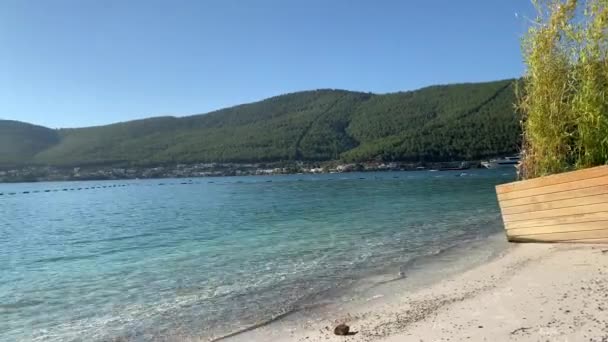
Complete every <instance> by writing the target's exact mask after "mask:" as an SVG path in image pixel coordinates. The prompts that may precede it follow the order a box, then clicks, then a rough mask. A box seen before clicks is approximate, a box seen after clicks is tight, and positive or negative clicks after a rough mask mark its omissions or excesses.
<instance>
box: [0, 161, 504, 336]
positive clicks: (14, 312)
mask: <svg viewBox="0 0 608 342" xmlns="http://www.w3.org/2000/svg"><path fill="white" fill-rule="evenodd" d="M513 178H514V175H513V173H511V172H509V171H504V170H498V171H490V170H472V171H468V172H467V173H466V174H463V175H462V176H461V175H460V172H426V171H420V172H385V173H351V174H326V175H314V176H312V175H291V176H274V177H226V178H200V179H193V180H138V181H107V182H78V183H76V182H70V183H37V184H0V193H2V195H0V317H1V319H0V341H2V342H4V341H7V342H8V341H102V340H107V339H110V338H113V337H117V336H123V337H127V338H129V339H130V340H136V341H148V340H162V339H163V337H166V336H174V335H177V334H179V335H180V336H202V337H208V336H219V335H223V334H226V333H229V332H232V331H236V330H239V329H243V328H245V327H248V326H251V325H252V324H256V323H259V322H263V321H266V320H269V319H272V318H273V317H275V316H277V315H280V314H282V313H285V312H290V311H293V310H298V308H300V307H302V306H304V305H310V304H314V302H315V301H319V300H321V299H322V298H323V294H324V293H327V292H328V291H331V290H335V289H336V288H348V286H349V285H350V284H352V283H353V282H354V281H356V280H357V279H360V278H361V277H366V276H369V275H372V274H381V273H383V272H395V270H405V269H406V268H407V265H408V263H410V262H411V261H412V260H415V259H416V258H420V257H423V256H426V255H434V254H436V253H437V252H438V251H441V250H443V249H446V248H450V247H452V246H454V245H458V244H462V243H466V241H469V240H473V239H480V238H483V237H486V236H489V235H490V234H493V233H496V232H498V231H500V230H501V229H502V226H501V224H500V218H499V211H498V207H497V203H496V199H495V194H494V188H493V187H494V185H495V184H499V183H504V182H508V181H511V180H513ZM184 183H186V184H184ZM45 191H48V192H45ZM324 300H326V299H324Z"/></svg>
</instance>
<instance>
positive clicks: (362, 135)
mask: <svg viewBox="0 0 608 342" xmlns="http://www.w3.org/2000/svg"><path fill="white" fill-rule="evenodd" d="M513 82H514V81H513V80H504V81H496V82H487V83H469V84H455V85H444V86H432V87H427V88H423V89H419V90H416V91H408V92H399V93H392V94H384V95H376V94H371V93H361V92H350V91H344V90H315V91H304V92H298V93H292V94H287V95H281V96H277V97H273V98H269V99H266V100H263V101H260V102H256V103H251V104H245V105H240V106H236V107H232V108H227V109H222V110H218V111H215V112H211V113H208V114H204V115H194V116H189V117H182V118H175V117H158V118H151V119H145V120H136V121H130V122H124V123H117V124H112V125H107V126H100V127H87V128H77V129H59V130H53V129H46V128H42V127H38V126H32V125H28V124H24V123H17V122H14V121H0V132H2V136H1V139H2V141H1V143H2V144H1V145H0V166H2V165H4V166H6V165H53V166H82V165H113V164H121V165H125V164H130V165H158V164H175V163H196V162H219V163H226V162H236V163H248V162H277V161H305V162H310V161H327V160H340V161H343V162H360V161H370V160H378V161H410V162H420V161H423V162H424V161H427V162H435V161H453V160H474V159H482V158H487V157H492V156H497V155H504V154H509V153H513V152H516V151H517V149H518V146H519V145H520V135H521V131H520V124H519V120H518V118H517V116H516V115H515V113H514V108H513V105H512V104H513V102H514V99H515V95H514V86H513ZM24 151H25V152H24Z"/></svg>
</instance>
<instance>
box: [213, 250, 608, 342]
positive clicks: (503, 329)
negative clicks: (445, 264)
mask: <svg viewBox="0 0 608 342" xmlns="http://www.w3.org/2000/svg"><path fill="white" fill-rule="evenodd" d="M387 290H391V288H390V287H388V288H384V289H381V288H378V289H376V290H374V289H372V290H371V292H370V293H369V294H368V298H367V299H366V300H363V301H358V302H356V303H352V304H351V305H349V304H346V305H343V306H340V307H336V308H332V309H331V310H328V311H326V312H325V314H319V315H317V316H316V317H315V316H314V315H310V314H309V315H302V316H301V317H297V316H296V317H291V319H289V320H286V321H285V322H281V321H279V322H275V323H273V324H270V325H266V326H262V327H259V328H257V329H254V330H251V331H248V332H245V333H242V334H238V335H236V336H234V337H231V338H228V339H225V341H228V342H236V341H254V342H256V341H259V342H262V341H264V342H267V341H349V342H350V341H352V342H356V341H383V342H384V341H385V342H398V341H399V342H400V341H417V342H419V341H493V342H496V341H608V245H574V244H560V245H557V244H517V245H515V244H514V245H511V246H509V247H508V248H507V250H506V251H504V252H503V253H502V254H501V255H500V256H498V257H496V258H493V259H492V260H490V261H488V262H487V263H483V264H481V265H478V266H475V267H473V268H471V269H468V270H466V271H464V272H461V273H459V274H456V275H450V276H448V277H446V278H444V279H441V280H439V281H437V282H435V283H433V284H431V285H429V286H426V287H422V288H417V289H415V290H412V291H408V290H405V289H400V290H398V291H397V290H394V289H393V290H394V291H396V292H393V293H391V292H390V291H388V292H387ZM374 291H377V294H376V295H374ZM339 323H346V324H348V325H349V326H350V327H351V331H354V332H356V334H354V335H351V336H335V335H334V334H333V327H334V326H335V325H337V324H339Z"/></svg>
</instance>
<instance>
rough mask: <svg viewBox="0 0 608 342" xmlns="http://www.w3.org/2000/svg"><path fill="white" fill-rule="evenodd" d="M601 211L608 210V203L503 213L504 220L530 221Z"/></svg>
mask: <svg viewBox="0 0 608 342" xmlns="http://www.w3.org/2000/svg"><path fill="white" fill-rule="evenodd" d="M600 211H608V203H598V204H590V205H584V206H580V207H570V208H559V209H551V210H543V211H533V212H530V213H521V214H511V215H502V220H503V221H504V222H516V221H528V220H533V219H540V218H549V217H561V216H570V215H578V214H588V213H597V212H600Z"/></svg>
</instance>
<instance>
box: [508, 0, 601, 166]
mask: <svg viewBox="0 0 608 342" xmlns="http://www.w3.org/2000/svg"><path fill="white" fill-rule="evenodd" d="M535 5H536V7H537V10H538V17H537V19H536V22H535V24H534V25H533V26H532V27H531V28H530V30H529V31H528V34H527V35H526V37H525V38H524V41H523V54H524V57H525V61H526V65H527V72H526V75H525V77H524V82H523V87H522V88H521V96H519V100H518V103H519V108H520V110H521V111H522V113H523V149H522V150H523V159H522V165H521V167H520V176H521V177H522V178H534V177H538V176H543V175H547V174H552V173H559V172H563V171H568V170H573V169H580V168H586V167H591V166H597V165H602V164H606V161H608V98H607V96H608V92H607V91H608V59H607V58H606V57H607V53H608V40H607V39H606V38H607V34H608V0H589V1H587V2H586V3H585V4H581V3H579V2H578V1H576V0H565V1H564V0H544V1H536V2H535Z"/></svg>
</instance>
